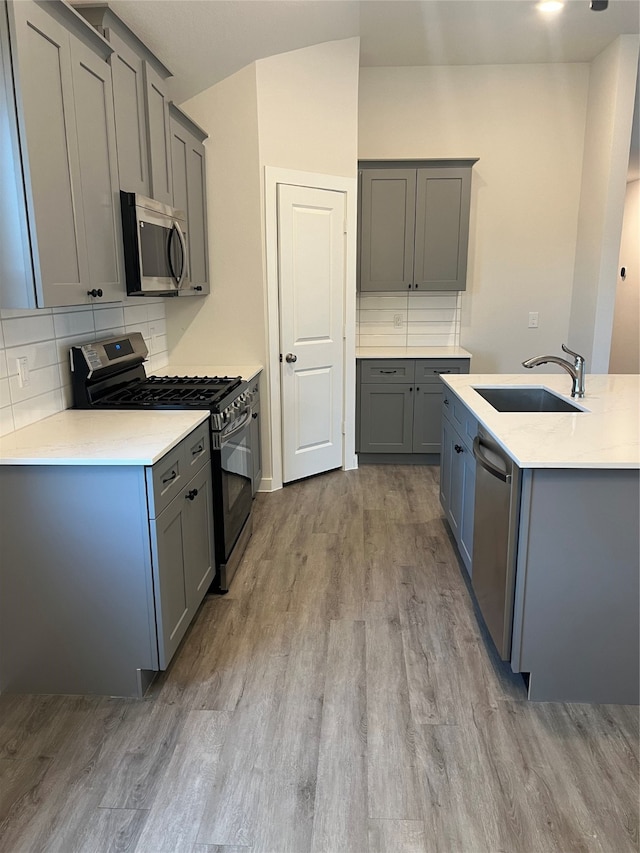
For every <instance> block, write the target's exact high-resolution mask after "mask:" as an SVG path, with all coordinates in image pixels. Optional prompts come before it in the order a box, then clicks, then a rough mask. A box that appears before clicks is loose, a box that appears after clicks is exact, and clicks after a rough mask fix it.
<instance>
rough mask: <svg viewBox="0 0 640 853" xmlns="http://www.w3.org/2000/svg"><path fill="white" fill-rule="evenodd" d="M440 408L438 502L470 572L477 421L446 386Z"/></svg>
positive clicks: (471, 565)
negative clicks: (474, 445) (474, 440)
mask: <svg viewBox="0 0 640 853" xmlns="http://www.w3.org/2000/svg"><path fill="white" fill-rule="evenodd" d="M442 409H443V411H442V450H441V453H440V503H441V505H442V508H443V510H444V512H445V515H446V518H447V521H448V522H449V526H450V527H451V532H452V533H453V536H454V539H455V540H456V543H457V545H458V551H459V552H460V556H461V557H462V562H463V563H464V565H465V567H466V569H467V571H468V572H469V575H471V574H472V572H473V518H474V506H475V487H476V462H475V459H474V456H473V449H472V448H473V438H474V437H475V433H476V432H477V421H476V419H475V418H474V417H473V415H472V414H471V413H470V412H469V410H468V409H467V408H466V407H465V406H463V405H462V403H461V402H460V401H459V400H458V398H457V397H456V396H455V395H454V394H452V393H451V392H450V391H449V390H448V389H445V392H444V395H443V404H442Z"/></svg>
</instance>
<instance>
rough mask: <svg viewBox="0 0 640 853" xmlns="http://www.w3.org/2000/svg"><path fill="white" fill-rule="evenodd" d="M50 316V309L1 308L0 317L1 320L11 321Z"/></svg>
mask: <svg viewBox="0 0 640 853" xmlns="http://www.w3.org/2000/svg"><path fill="white" fill-rule="evenodd" d="M46 314H51V308H2V309H0V317H1V318H2V319H3V320H11V319H14V318H15V317H44V316H45V315H46Z"/></svg>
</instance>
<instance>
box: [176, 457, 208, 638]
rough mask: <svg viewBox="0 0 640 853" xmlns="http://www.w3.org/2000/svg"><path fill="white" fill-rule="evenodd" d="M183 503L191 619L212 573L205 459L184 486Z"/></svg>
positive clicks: (185, 559)
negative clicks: (203, 463)
mask: <svg viewBox="0 0 640 853" xmlns="http://www.w3.org/2000/svg"><path fill="white" fill-rule="evenodd" d="M194 492H195V494H194ZM189 496H190V497H189ZM183 503H184V521H183V534H184V539H183V545H184V575H185V587H186V592H187V606H188V609H189V621H191V619H192V617H193V616H194V614H195V612H196V610H197V609H198V606H199V605H200V602H201V601H202V599H203V598H204V596H205V593H206V592H207V590H208V589H209V586H210V585H211V581H212V580H213V576H214V574H215V562H214V558H213V554H214V550H213V497H212V493H211V465H210V464H209V463H208V462H207V463H206V464H205V465H203V467H202V468H201V469H200V471H199V472H198V473H197V474H196V476H195V477H194V478H193V479H192V480H191V482H190V483H189V485H188V486H187V488H186V490H185V497H184V499H183Z"/></svg>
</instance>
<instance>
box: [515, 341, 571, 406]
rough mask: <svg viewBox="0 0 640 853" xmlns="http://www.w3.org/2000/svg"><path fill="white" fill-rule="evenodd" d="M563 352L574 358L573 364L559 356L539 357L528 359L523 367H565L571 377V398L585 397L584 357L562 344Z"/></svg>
mask: <svg viewBox="0 0 640 853" xmlns="http://www.w3.org/2000/svg"><path fill="white" fill-rule="evenodd" d="M562 350H563V352H566V353H568V354H569V355H572V356H573V359H574V361H573V364H571V362H570V361H567V360H566V358H560V357H559V356H557V355H537V356H536V357H535V358H528V359H527V360H526V361H523V362H522V366H523V367H538V365H539V364H547V362H548V363H549V364H559V365H560V367H564V369H565V370H566V371H567V373H568V374H569V375H570V376H571V379H572V384H571V396H572V397H584V356H582V355H578V353H577V352H573V351H572V350H570V349H569V347H567V346H565V345H564V344H562Z"/></svg>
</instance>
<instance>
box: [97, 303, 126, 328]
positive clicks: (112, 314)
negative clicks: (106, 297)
mask: <svg viewBox="0 0 640 853" xmlns="http://www.w3.org/2000/svg"><path fill="white" fill-rule="evenodd" d="M93 322H94V325H95V330H96V332H104V331H105V330H106V329H117V328H124V309H123V308H122V306H121V305H117V306H115V307H114V306H110V307H109V308H100V310H97V309H96V310H95V311H94V312H93ZM116 334H117V333H116Z"/></svg>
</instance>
